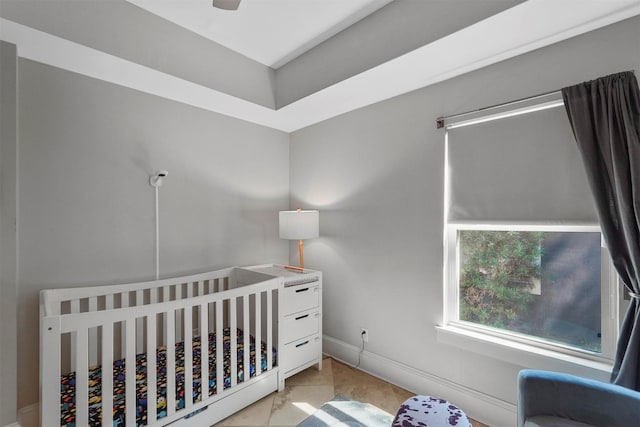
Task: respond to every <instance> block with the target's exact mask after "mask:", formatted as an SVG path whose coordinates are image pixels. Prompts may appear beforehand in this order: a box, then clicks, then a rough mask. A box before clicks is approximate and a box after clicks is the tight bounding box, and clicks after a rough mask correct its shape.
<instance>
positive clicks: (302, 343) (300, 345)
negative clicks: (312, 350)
mask: <svg viewBox="0 0 640 427" xmlns="http://www.w3.org/2000/svg"><path fill="white" fill-rule="evenodd" d="M305 344H309V340H307V341H305V342H301V343H300V344H296V347H302V346H303V345H305Z"/></svg>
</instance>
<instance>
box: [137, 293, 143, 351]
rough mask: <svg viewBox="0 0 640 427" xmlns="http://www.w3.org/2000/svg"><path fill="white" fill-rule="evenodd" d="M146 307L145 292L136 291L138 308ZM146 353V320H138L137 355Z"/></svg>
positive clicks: (140, 318)
mask: <svg viewBox="0 0 640 427" xmlns="http://www.w3.org/2000/svg"><path fill="white" fill-rule="evenodd" d="M142 305H144V291H143V290H142V289H139V290H137V291H136V305H135V306H136V307H140V306H142ZM143 351H144V318H142V317H139V318H137V319H136V354H138V353H142V352H143Z"/></svg>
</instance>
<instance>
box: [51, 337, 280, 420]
mask: <svg viewBox="0 0 640 427" xmlns="http://www.w3.org/2000/svg"><path fill="white" fill-rule="evenodd" d="M223 334H224V340H223V346H224V350H223V355H224V361H223V368H224V388H225V389H227V388H229V387H231V339H230V335H231V331H230V329H229V328H225V329H224V333H223ZM236 334H237V337H238V338H237V343H238V345H237V361H238V366H237V372H238V378H237V380H238V382H242V381H244V378H245V369H244V366H243V364H244V348H243V347H244V345H243V344H244V333H243V331H242V329H238V330H237V332H236ZM260 347H261V348H260V351H261V354H262V358H261V360H262V363H261V365H262V371H264V370H266V369H267V350H266V344H265V343H264V342H262V343H261V346H260ZM255 351H256V349H255V339H254V337H253V336H250V364H249V365H250V366H249V377H253V376H255V374H256V367H255ZM272 351H273V365H274V366H276V350H275V349H273V350H272ZM175 354H176V409H182V408H184V406H185V390H184V343H183V342H180V343H177V344H176V348H175ZM200 356H201V339H200V337H194V339H193V392H192V399H193V402H199V401H201V399H202V392H201V381H202V375H201V372H200ZM156 359H157V361H156V367H157V369H156V375H157V397H156V400H157V405H156V407H157V416H158V418H163V417H166V415H167V360H166V359H167V350H166V348H165V347H160V348H158V350H157V352H156ZM216 362H217V361H216V336H215V334H213V333H212V334H209V375H208V377H209V395H213V394H215V393H216V378H215V375H216V372H217V367H216ZM101 377H102V368H101V366H94V367H91V368H90V369H89V425H90V426H101V425H102V424H101V423H102V387H101V382H102V381H101ZM146 378H147V361H146V353H144V354H138V355H137V356H136V402H137V408H136V425H138V426H142V425H146V424H147V379H146ZM60 388H61V390H60V391H61V402H60V407H61V416H60V425H61V426H66V427H75V413H76V411H75V372H72V373H69V374H66V375H63V376H62V377H61V382H60ZM125 409H126V408H125V360H124V359H121V360H116V361H115V362H114V363H113V426H114V427H121V426H124V425H125V418H126V415H125ZM153 418H155V417H153Z"/></svg>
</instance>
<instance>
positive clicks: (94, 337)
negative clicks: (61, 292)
mask: <svg viewBox="0 0 640 427" xmlns="http://www.w3.org/2000/svg"><path fill="white" fill-rule="evenodd" d="M94 311H98V298H97V297H90V298H89V312H94ZM88 345H89V347H88V348H89V366H95V365H97V364H98V328H90V329H89V344H88Z"/></svg>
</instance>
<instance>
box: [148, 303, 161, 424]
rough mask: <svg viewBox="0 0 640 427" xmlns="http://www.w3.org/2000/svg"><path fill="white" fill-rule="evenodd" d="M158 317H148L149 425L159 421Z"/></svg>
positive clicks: (153, 315)
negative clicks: (157, 384) (157, 407)
mask: <svg viewBox="0 0 640 427" xmlns="http://www.w3.org/2000/svg"><path fill="white" fill-rule="evenodd" d="M156 347H157V346H156V315H155V314H152V315H151V316H147V424H152V423H153V422H155V420H156V419H157V410H156V406H157V401H158V397H157V391H156V390H157V386H156V383H157V374H156V372H157V370H156Z"/></svg>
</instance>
